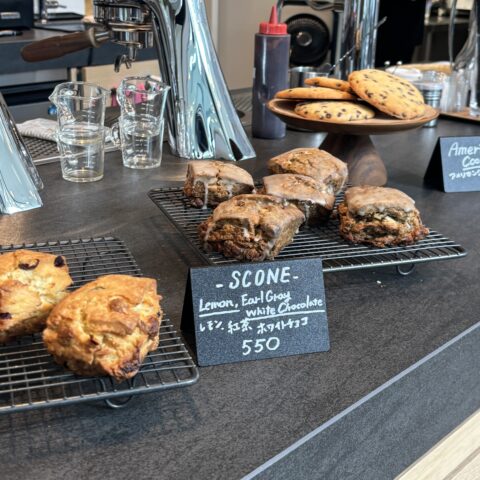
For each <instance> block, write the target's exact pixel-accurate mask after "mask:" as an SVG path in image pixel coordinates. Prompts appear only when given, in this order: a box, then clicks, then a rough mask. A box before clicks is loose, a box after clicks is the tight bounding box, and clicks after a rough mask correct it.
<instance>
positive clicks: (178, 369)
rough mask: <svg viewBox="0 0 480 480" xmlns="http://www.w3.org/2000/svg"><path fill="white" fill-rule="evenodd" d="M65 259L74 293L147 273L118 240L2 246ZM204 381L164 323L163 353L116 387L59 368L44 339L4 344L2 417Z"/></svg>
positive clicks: (115, 402)
mask: <svg viewBox="0 0 480 480" xmlns="http://www.w3.org/2000/svg"><path fill="white" fill-rule="evenodd" d="M19 248H28V249H30V250H38V251H42V252H48V253H53V254H57V255H64V256H65V257H66V259H67V262H68V265H69V268H70V275H71V276H72V279H73V281H74V283H73V286H72V289H75V288H78V287H80V286H81V285H83V284H85V283H87V282H89V281H91V280H94V279H95V278H97V277H98V276H99V275H106V274H128V275H134V276H139V275H141V271H140V269H139V267H138V265H137V264H136V262H135V260H134V258H133V257H132V255H131V253H130V252H129V251H128V249H127V248H126V246H125V245H124V243H123V242H122V241H121V240H118V239H116V238H112V237H102V238H92V239H85V240H68V241H54V242H46V243H33V244H26V245H10V246H2V247H0V253H5V252H8V251H12V250H15V249H19ZM197 380H198V370H197V367H196V366H195V364H194V362H193V360H192V358H191V356H190V354H189V352H188V350H187V349H186V347H185V345H184V343H183V341H182V339H181V337H180V335H179V334H178V333H177V332H176V330H175V328H174V326H173V325H172V322H171V321H170V320H169V319H168V318H167V319H163V321H162V325H161V327H160V343H159V346H158V349H157V350H155V351H153V352H150V353H149V355H148V356H147V358H146V359H145V361H144V363H143V365H142V367H141V368H140V371H139V373H138V374H137V375H136V376H135V377H133V378H132V379H131V380H128V381H125V382H122V383H116V382H115V381H114V380H112V379H111V378H110V377H81V376H77V375H75V374H73V373H72V372H70V371H68V370H66V369H64V368H63V367H61V366H59V365H57V364H56V363H55V362H54V361H53V359H52V357H51V356H50V354H49V353H48V352H47V350H46V349H45V346H44V344H43V342H42V340H41V336H40V335H31V336H26V337H21V338H20V339H18V340H17V341H15V342H12V343H9V344H7V345H3V346H0V414H1V413H9V412H16V411H20V410H29V409H35V408H42V407H52V406H57V405H68V404H72V403H78V402H86V401H92V400H104V401H105V402H106V403H107V404H108V405H109V406H110V407H113V408H119V407H121V406H124V405H125V404H126V403H127V402H128V400H130V399H131V398H132V397H133V396H134V395H139V394H142V393H149V392H155V391H158V390H165V389H169V388H177V387H184V386H188V385H191V384H193V383H195V382H196V381H197Z"/></svg>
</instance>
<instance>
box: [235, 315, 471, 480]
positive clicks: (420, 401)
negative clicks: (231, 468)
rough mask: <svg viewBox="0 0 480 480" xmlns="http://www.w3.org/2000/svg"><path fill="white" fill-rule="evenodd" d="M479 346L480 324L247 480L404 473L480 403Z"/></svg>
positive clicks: (376, 390)
mask: <svg viewBox="0 0 480 480" xmlns="http://www.w3.org/2000/svg"><path fill="white" fill-rule="evenodd" d="M479 345H480V322H479V323H477V324H475V325H473V326H472V327H470V328H468V329H467V330H466V331H464V332H463V333H461V334H460V335H458V336H457V337H455V338H453V339H452V340H450V341H448V342H447V343H445V344H444V345H442V346H441V347H440V348H438V349H437V350H435V351H434V352H432V353H431V354H429V355H427V356H426V357H424V358H422V359H421V360H420V361H418V362H416V363H415V364H414V365H412V366H411V367H409V368H407V369H406V370H404V371H403V372H401V373H399V374H398V375H396V376H395V377H393V378H392V379H391V380H389V381H388V382H386V383H384V384H383V385H381V386H380V387H378V388H377V389H375V390H374V391H372V392H371V393H369V394H368V395H366V396H365V397H363V398H362V399H360V400H359V401H357V402H355V403H354V404H353V405H351V406H350V407H349V408H347V409H345V410H344V411H343V412H341V413H339V414H338V415H336V416H335V417H333V418H332V419H330V420H329V421H327V422H325V423H324V424H323V425H321V426H319V427H318V428H316V429H315V430H313V431H312V432H310V433H309V434H308V435H306V436H305V437H303V438H301V439H299V440H298V441H296V442H295V443H293V444H292V445H291V446H290V447H289V448H287V449H285V450H284V451H283V452H281V453H279V454H278V455H276V456H275V457H273V458H271V459H270V460H268V461H267V462H265V463H264V464H263V465H261V466H260V467H258V468H257V469H255V470H254V471H253V472H251V473H250V474H248V475H246V476H245V477H244V480H251V479H256V480H257V479H258V480H269V479H271V480H283V479H285V480H291V479H293V478H298V479H307V478H308V479H317V478H318V479H323V478H338V479H340V478H346V477H349V475H351V474H352V473H353V472H355V474H356V475H357V478H362V479H363V478H365V479H366V478H368V479H373V478H384V479H387V478H392V474H394V475H395V476H396V475H398V474H400V473H401V472H402V471H403V470H405V468H407V467H408V466H409V465H411V464H412V463H413V462H414V461H415V460H417V459H418V458H419V457H420V456H421V455H423V454H424V453H425V452H426V451H427V450H428V449H429V448H431V447H432V446H433V445H434V444H436V443H437V442H438V441H439V440H440V439H442V438H443V437H444V436H445V435H446V434H448V433H449V432H450V431H452V430H453V429H454V428H455V427H456V426H457V425H458V424H460V423H461V422H462V421H463V420H464V419H465V418H467V417H468V416H469V415H471V414H472V413H474V412H475V411H476V410H477V409H478V401H477V399H478V398H480V382H479V381H478V372H479V371H480V355H479V354H478V350H479ZM425 392H428V395H425ZM465 392H468V396H466V395H465ZM426 425H428V426H429V428H428V429H427V428H425V426H426ZM349 478H350V477H349Z"/></svg>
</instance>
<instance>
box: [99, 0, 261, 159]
mask: <svg viewBox="0 0 480 480" xmlns="http://www.w3.org/2000/svg"><path fill="white" fill-rule="evenodd" d="M94 6H95V20H96V21H97V22H98V23H99V24H101V25H102V26H103V27H104V28H106V29H108V30H110V31H111V32H112V41H113V42H116V43H120V44H122V45H126V46H129V47H134V48H135V49H136V48H143V47H147V46H150V44H151V38H152V36H153V40H154V44H155V47H156V49H157V53H158V60H159V65H160V72H161V77H162V80H163V81H164V82H165V83H167V84H169V85H170V86H171V88H172V91H171V95H170V96H169V99H168V104H167V119H168V131H169V143H170V147H171V149H172V151H173V152H174V153H175V154H176V155H178V156H181V157H185V158H224V159H229V160H241V159H246V158H251V157H254V156H255V152H254V150H253V148H252V146H251V144H250V141H249V140H248V138H247V136H246V134H245V131H244V130H243V127H242V125H241V122H240V120H239V118H238V116H237V114H236V112H235V108H234V106H233V104H232V101H231V99H230V96H229V93H228V90H227V86H226V84H225V80H224V78H223V74H222V72H221V69H220V65H219V62H218V59H217V55H216V53H215V49H214V46H213V42H212V39H211V36H210V31H209V28H208V22H207V16H206V12H205V5H204V2H203V0H164V1H161V0H94ZM147 31H148V32H150V31H151V33H152V36H150V35H149V34H146V33H145V32H147ZM134 51H135V50H132V49H129V50H127V52H126V54H125V56H122V57H121V58H120V59H118V60H117V62H116V64H117V68H118V67H120V66H121V64H123V63H125V64H126V65H128V64H129V63H130V62H131V61H133V58H132V53H134Z"/></svg>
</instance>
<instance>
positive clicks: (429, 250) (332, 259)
mask: <svg viewBox="0 0 480 480" xmlns="http://www.w3.org/2000/svg"><path fill="white" fill-rule="evenodd" d="M148 195H149V197H150V198H151V199H152V200H153V202H154V203H155V204H156V205H157V206H158V207H159V208H160V209H161V210H162V211H163V212H164V213H165V214H166V215H167V217H168V218H169V219H170V220H171V222H172V223H173V224H174V225H175V226H176V227H177V229H178V230H179V232H180V233H181V234H182V235H183V236H184V237H185V238H186V239H187V240H188V241H189V242H190V244H191V245H192V246H193V247H194V250H195V252H196V253H197V254H198V255H199V256H200V257H201V258H202V259H203V260H204V261H205V262H206V263H208V264H210V265H224V264H231V263H237V261H236V260H232V259H231V258H225V257H224V256H223V255H221V254H219V253H216V252H205V251H204V249H203V248H202V244H201V242H200V240H199V238H198V233H197V228H198V225H199V224H200V222H202V221H203V220H206V219H207V218H208V217H209V216H210V215H211V213H212V211H211V209H209V208H208V209H205V210H202V209H198V208H193V207H192V206H191V205H190V203H189V202H188V200H187V199H186V198H185V196H184V194H183V191H182V189H181V188H160V189H155V190H151V191H150V192H149V194H148ZM342 197H343V195H339V196H338V198H337V203H338V202H339V201H341V199H342ZM466 254H467V253H466V251H465V249H464V248H463V247H462V246H461V245H459V244H458V243H455V242H453V241H452V240H450V239H448V238H447V237H444V236H443V235H441V234H440V233H438V232H435V231H433V230H430V234H429V235H428V236H427V237H426V238H425V239H423V240H420V241H419V242H417V243H415V244H414V245H408V246H403V247H398V246H397V247H386V248H375V247H370V246H366V245H353V244H351V243H348V242H346V241H345V240H344V239H343V238H342V237H341V236H340V235H339V233H338V220H336V219H330V220H329V221H328V222H327V223H326V224H325V225H322V226H321V227H304V228H302V229H301V230H300V231H299V233H298V234H297V235H296V236H295V239H294V241H293V242H292V243H291V244H290V245H288V246H287V247H285V248H284V249H283V250H282V251H281V252H280V254H279V255H278V257H277V258H279V259H295V258H310V257H321V258H322V264H323V270H324V271H325V272H336V271H341V270H357V269H362V268H373V267H385V266H391V265H393V266H397V269H398V272H399V273H401V274H403V275H406V274H408V273H410V272H411V271H412V269H413V267H414V266H415V264H417V263H421V262H428V261H432V260H447V259H453V258H459V257H463V256H465V255H466ZM408 264H409V267H408V269H406V270H405V269H404V268H403V266H404V265H408Z"/></svg>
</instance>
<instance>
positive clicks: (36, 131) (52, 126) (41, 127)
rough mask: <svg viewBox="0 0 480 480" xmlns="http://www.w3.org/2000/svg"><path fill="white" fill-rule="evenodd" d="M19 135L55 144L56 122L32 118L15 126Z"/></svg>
mask: <svg viewBox="0 0 480 480" xmlns="http://www.w3.org/2000/svg"><path fill="white" fill-rule="evenodd" d="M17 127H18V131H19V132H20V135H23V136H24V137H34V138H41V139H42V140H50V141H51V142H56V141H57V139H56V131H57V122H56V120H48V119H46V118H34V119H33V120H27V121H26V122H23V123H19V124H17Z"/></svg>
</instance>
